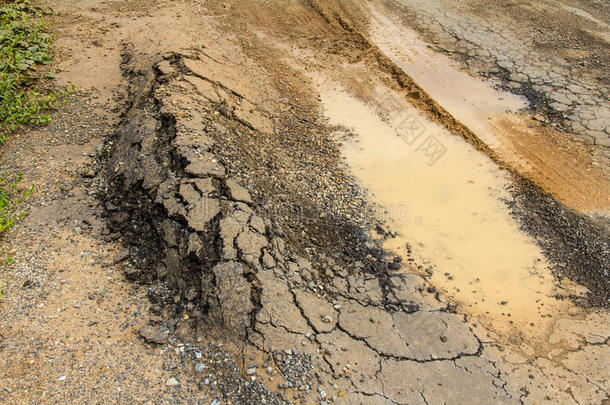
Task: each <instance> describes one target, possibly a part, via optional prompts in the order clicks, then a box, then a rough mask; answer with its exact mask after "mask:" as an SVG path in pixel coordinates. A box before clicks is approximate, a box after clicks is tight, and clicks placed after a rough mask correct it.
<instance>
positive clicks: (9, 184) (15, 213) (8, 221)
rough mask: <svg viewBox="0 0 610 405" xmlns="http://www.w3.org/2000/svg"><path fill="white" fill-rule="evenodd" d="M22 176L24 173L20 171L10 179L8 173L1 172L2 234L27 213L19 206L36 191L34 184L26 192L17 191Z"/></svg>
mask: <svg viewBox="0 0 610 405" xmlns="http://www.w3.org/2000/svg"><path fill="white" fill-rule="evenodd" d="M22 178H23V173H19V174H18V175H17V177H16V178H14V179H8V178H7V175H6V173H1V174H0V234H1V233H2V232H4V231H5V230H7V229H8V228H10V227H11V226H13V224H14V223H15V221H17V220H19V219H21V218H23V217H24V216H25V214H26V212H25V211H23V210H21V209H20V208H19V207H20V205H21V203H22V202H23V200H25V199H26V198H27V197H28V196H29V195H30V194H31V193H32V191H34V186H31V187H30V188H28V189H27V190H25V191H24V192H19V191H17V185H18V184H19V183H20V182H21V180H22Z"/></svg>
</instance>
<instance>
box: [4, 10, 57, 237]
mask: <svg viewBox="0 0 610 405" xmlns="http://www.w3.org/2000/svg"><path fill="white" fill-rule="evenodd" d="M44 14H45V13H44V12H43V11H42V10H41V9H40V8H38V7H33V6H32V5H31V3H30V1H29V0H0V145H2V144H3V143H4V142H5V141H6V140H7V139H8V137H9V135H10V134H11V133H12V132H14V131H15V130H16V129H17V128H18V127H19V126H22V125H46V124H48V123H49V122H50V120H51V118H50V116H49V114H48V112H49V110H50V109H52V108H55V107H57V106H58V105H59V104H60V103H62V102H63V100H65V98H66V97H65V96H66V95H67V93H68V91H60V92H53V91H47V92H43V91H41V90H40V89H39V88H38V87H37V86H36V84H37V83H38V82H39V81H40V79H42V78H43V77H47V78H53V76H54V73H53V72H52V71H50V70H48V69H42V68H41V67H42V66H44V65H49V64H50V63H51V61H52V55H51V44H52V42H53V40H52V37H51V35H50V34H49V33H48V32H47V28H46V24H45V21H44V19H43V16H44ZM21 179H22V175H21V174H19V175H18V176H16V177H13V178H9V176H7V174H6V173H0V234H1V233H3V232H4V231H5V230H6V229H8V228H10V227H11V226H12V225H13V223H14V222H15V221H17V220H18V219H20V218H21V217H22V216H23V215H24V212H22V211H20V209H19V205H20V203H21V202H23V200H24V199H25V198H26V197H27V196H28V195H29V194H30V193H31V192H32V189H31V188H29V189H28V190H27V191H25V192H18V190H17V185H18V184H19V183H20V182H21Z"/></svg>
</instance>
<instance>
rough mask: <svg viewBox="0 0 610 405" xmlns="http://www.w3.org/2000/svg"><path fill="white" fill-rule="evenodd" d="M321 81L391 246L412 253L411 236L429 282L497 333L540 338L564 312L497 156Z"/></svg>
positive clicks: (410, 112)
mask: <svg viewBox="0 0 610 405" xmlns="http://www.w3.org/2000/svg"><path fill="white" fill-rule="evenodd" d="M320 89H321V95H322V102H323V105H324V107H325V110H326V114H327V116H328V118H329V120H330V123H331V124H335V125H341V126H344V127H346V128H349V129H351V130H352V132H353V134H354V135H355V137H354V138H353V139H352V140H350V141H348V142H346V143H344V147H343V153H344V156H345V157H346V159H347V162H348V164H349V165H350V167H351V168H352V171H353V173H354V174H355V176H356V177H357V178H358V179H359V180H360V181H361V183H362V184H363V185H364V186H365V187H367V188H368V189H369V191H370V193H371V197H372V199H373V200H374V201H375V202H377V203H380V204H381V205H382V206H384V207H385V208H386V212H385V215H387V219H388V222H389V224H390V226H391V228H392V229H395V230H397V231H398V236H397V237H396V238H394V239H391V240H389V241H388V242H387V246H386V247H387V248H388V249H391V250H393V251H395V252H397V253H400V254H402V255H403V256H406V255H407V252H406V246H407V244H410V245H411V247H412V256H413V257H414V258H415V259H416V260H417V262H418V263H427V264H429V266H431V267H432V268H433V275H432V277H431V281H432V283H433V284H434V285H436V286H437V287H439V288H440V289H441V290H443V291H444V292H446V293H447V294H449V295H450V296H452V297H453V298H454V299H455V300H456V301H458V302H459V303H461V304H463V305H464V306H466V307H467V308H468V309H467V311H468V312H470V313H472V314H474V315H477V316H480V317H482V318H483V319H484V320H485V321H486V322H485V323H486V324H487V325H488V326H490V327H491V328H492V329H494V330H496V331H506V330H513V329H515V328H516V329H517V330H519V331H525V333H526V334H528V335H529V334H531V336H532V337H535V336H538V335H539V334H540V328H547V327H548V326H549V325H550V323H551V322H552V321H553V317H552V316H553V315H554V314H558V313H565V312H566V311H567V309H568V308H569V306H570V304H569V303H568V302H566V301H558V300H556V299H554V298H553V296H554V295H555V294H557V293H559V292H562V293H565V291H561V287H557V286H556V284H555V282H554V280H553V276H552V275H551V272H550V271H549V268H548V263H547V262H546V260H545V258H544V257H543V255H542V253H541V251H540V249H539V247H538V246H537V245H536V244H535V243H534V242H533V240H532V239H531V238H530V237H529V236H528V235H526V234H525V233H523V232H522V231H521V230H520V228H519V224H518V223H517V222H516V220H515V219H513V218H512V217H511V215H510V212H509V209H508V207H507V205H506V204H505V202H504V200H510V199H511V196H510V195H509V193H508V192H507V191H506V188H507V186H508V184H509V179H508V177H507V175H506V174H505V173H504V172H503V171H501V170H500V169H499V168H498V167H497V166H496V165H495V164H494V163H493V162H491V161H490V160H489V159H488V158H487V157H486V156H485V155H483V154H481V153H480V152H478V151H476V150H475V149H474V148H473V147H471V146H470V145H469V144H467V143H466V142H465V141H463V140H462V139H461V138H458V137H455V136H453V135H451V134H450V133H448V132H447V131H446V130H445V129H444V128H441V127H440V126H438V125H436V124H433V123H431V122H429V121H428V120H426V119H425V118H424V117H422V116H420V115H419V114H418V113H417V112H416V111H415V110H414V109H413V108H412V107H410V106H408V105H404V106H402V108H403V109H404V110H403V111H402V112H401V114H394V118H393V119H389V120H387V119H386V120H384V119H382V118H381V117H380V115H379V114H378V111H377V110H375V109H374V108H373V107H370V106H367V105H365V104H363V103H362V102H360V101H359V100H357V99H355V98H353V97H352V96H350V95H349V94H347V93H346V92H343V91H342V90H341V89H337V88H333V87H332V86H331V85H329V84H321V85H320ZM405 120H406V121H407V122H408V123H411V124H412V123H413V122H415V123H416V124H415V125H414V127H417V128H418V133H420V135H418V137H417V139H415V140H414V139H413V138H414V137H415V135H413V136H410V134H409V133H408V131H407V132H405V131H404V128H402V129H401V124H403V123H404V121H405ZM409 128H411V127H409ZM431 145H432V146H431ZM439 150H440V151H441V152H442V153H440V152H439ZM435 151H436V154H435V153H433V152H435ZM407 271H409V270H407ZM549 315H551V316H549ZM532 323H533V324H534V325H535V326H536V327H533V326H532V325H531V324H532ZM530 332H531V333H530Z"/></svg>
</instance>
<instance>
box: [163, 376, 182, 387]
mask: <svg viewBox="0 0 610 405" xmlns="http://www.w3.org/2000/svg"><path fill="white" fill-rule="evenodd" d="M179 384H180V383H179V382H178V380H176V379H175V378H174V377H170V378H168V379H167V381H165V385H167V386H170V387H172V386H175V385H179Z"/></svg>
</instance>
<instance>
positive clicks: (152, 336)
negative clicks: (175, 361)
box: [139, 325, 169, 344]
mask: <svg viewBox="0 0 610 405" xmlns="http://www.w3.org/2000/svg"><path fill="white" fill-rule="evenodd" d="M139 332H140V336H142V338H144V340H146V341H147V342H149V343H156V344H163V343H165V342H167V339H168V337H169V332H168V331H162V330H161V329H160V328H158V327H154V326H151V325H144V326H142V327H141V328H140V331H139Z"/></svg>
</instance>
